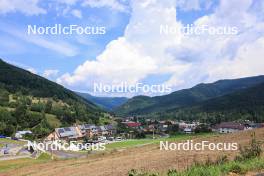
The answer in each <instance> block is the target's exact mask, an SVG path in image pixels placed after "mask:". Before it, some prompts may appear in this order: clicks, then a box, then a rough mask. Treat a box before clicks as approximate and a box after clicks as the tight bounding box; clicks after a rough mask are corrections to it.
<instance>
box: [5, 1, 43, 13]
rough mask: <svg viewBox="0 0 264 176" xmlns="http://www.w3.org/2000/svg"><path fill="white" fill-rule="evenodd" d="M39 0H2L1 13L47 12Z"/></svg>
mask: <svg viewBox="0 0 264 176" xmlns="http://www.w3.org/2000/svg"><path fill="white" fill-rule="evenodd" d="M38 4H39V0H24V1H21V0H0V14H7V13H11V12H21V13H24V14H26V15H39V14H45V13H46V10H45V9H43V8H41V7H40V6H39V5H38Z"/></svg>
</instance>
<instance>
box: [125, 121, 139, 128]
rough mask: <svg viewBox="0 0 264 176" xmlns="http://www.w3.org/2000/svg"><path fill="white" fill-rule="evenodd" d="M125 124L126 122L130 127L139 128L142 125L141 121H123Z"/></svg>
mask: <svg viewBox="0 0 264 176" xmlns="http://www.w3.org/2000/svg"><path fill="white" fill-rule="evenodd" d="M122 123H123V124H125V125H126V126H128V127H130V128H139V127H140V126H141V123H139V122H132V121H129V122H122Z"/></svg>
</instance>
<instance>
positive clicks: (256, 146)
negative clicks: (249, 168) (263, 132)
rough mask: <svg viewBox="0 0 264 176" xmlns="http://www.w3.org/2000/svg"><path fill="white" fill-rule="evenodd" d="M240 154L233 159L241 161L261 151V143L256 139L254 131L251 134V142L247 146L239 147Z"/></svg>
mask: <svg viewBox="0 0 264 176" xmlns="http://www.w3.org/2000/svg"><path fill="white" fill-rule="evenodd" d="M239 150H240V155H239V156H237V157H236V158H235V160H238V161H242V160H247V159H251V158H256V157H259V156H260V155H261V153H262V150H261V144H260V142H259V141H257V140H256V135H255V132H254V133H253V134H252V135H251V142H250V145H249V146H248V147H244V148H242V147H241V146H240V147H239Z"/></svg>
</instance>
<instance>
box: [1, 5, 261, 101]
mask: <svg viewBox="0 0 264 176" xmlns="http://www.w3.org/2000/svg"><path fill="white" fill-rule="evenodd" d="M263 14H264V3H263V2H262V1H256V0H223V1H217V0H214V1H210V0H189V1H185V0H142V1H136V0H64V1H63V0H25V1H20V0H0V40H1V42H0V58H2V59H4V60H6V61H8V62H10V63H12V64H15V65H17V66H19V67H23V68H25V69H27V70H30V71H31V72H34V73H35V74H39V75H41V76H44V77H46V78H48V79H50V80H52V81H55V82H57V83H59V84H62V85H63V86H65V87H67V88H69V89H72V90H76V91H82V92H90V93H92V94H95V95H98V96H134V95H137V94H143V93H142V92H138V93H136V94H135V93H133V94H122V93H119V94H109V93H107V94H106V93H94V92H93V91H92V89H93V84H94V83H95V82H100V83H103V84H108V85H118V84H119V83H121V82H126V83H128V84H129V85H134V84H136V83H138V82H141V83H144V84H148V85H152V84H165V85H168V86H170V87H171V88H172V90H173V91H174V90H179V89H182V88H187V87H191V86H194V85H195V84H198V83H201V82H212V81H216V80H218V79H226V78H239V77H246V76H254V75H260V74H264V73H263V66H264V62H263V59H262V58H261V57H262V56H263V49H264V37H263V31H264V30H263V29H264V27H263V26H264V22H263V21H264V15H263ZM55 24H61V25H63V26H69V25H72V24H74V25H79V26H84V27H85V26H104V27H105V28H106V33H105V34H104V35H85V34H84V35H78V34H73V35H63V34H61V35H51V34H49V35H28V34H27V26H28V25H37V26H43V27H47V26H51V27H52V26H54V25H55ZM188 24H193V25H194V26H202V25H208V26H211V27H236V29H238V33H237V34H236V35H230V34H228V35H209V34H204V35H187V36H186V35H183V34H182V33H180V34H178V33H177V34H174V33H170V34H166V35H164V34H161V33H160V25H168V26H170V27H177V28H181V27H184V26H186V25H188ZM145 94H146V95H150V96H154V95H157V94H154V93H151V92H149V93H145Z"/></svg>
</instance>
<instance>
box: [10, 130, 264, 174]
mask: <svg viewBox="0 0 264 176" xmlns="http://www.w3.org/2000/svg"><path fill="white" fill-rule="evenodd" d="M255 131H256V137H257V138H258V140H260V139H262V140H263V139H264V129H258V130H255ZM251 132H252V131H245V132H241V133H236V134H228V135H220V136H216V137H209V138H205V137H203V138H202V137H200V138H198V139H195V140H194V141H195V142H198V141H204V140H207V141H210V142H215V143H217V142H237V143H239V144H242V145H245V144H248V142H249V140H250V134H251ZM177 142H179V141H177ZM223 154H225V155H228V157H229V158H233V157H234V156H235V155H236V154H237V152H223V151H161V150H159V145H156V144H151V145H147V146H142V147H137V148H131V149H126V150H123V151H119V152H114V153H111V154H104V155H101V156H98V155H97V156H91V157H90V158H87V159H72V160H64V161H52V162H49V163H45V164H36V165H32V166H25V167H22V168H19V169H16V170H12V171H9V172H7V173H5V175H7V176H9V175H10V176H11V175H12V176H13V175H18V176H20V175H32V176H51V175H52V176H54V175H56V176H65V175H72V176H122V175H127V173H128V171H130V170H131V169H137V170H145V171H155V172H160V173H165V172H167V171H168V169H177V170H183V169H186V168H187V167H188V166H190V165H191V164H192V163H193V162H194V161H199V162H202V161H205V160H207V158H208V157H209V158H210V159H215V158H217V156H221V155H223Z"/></svg>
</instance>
